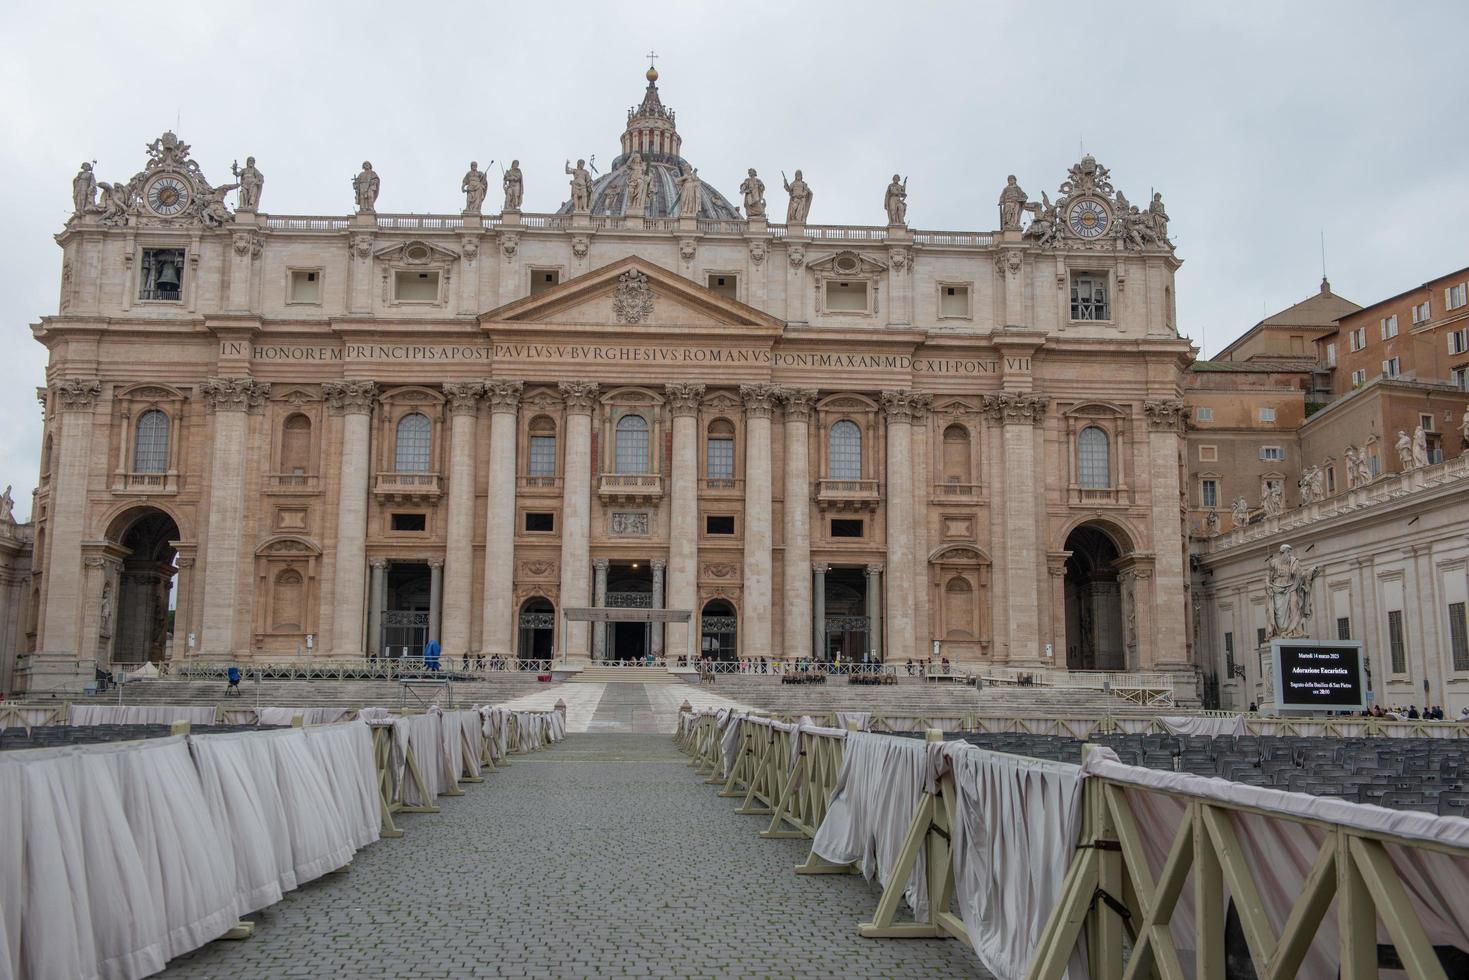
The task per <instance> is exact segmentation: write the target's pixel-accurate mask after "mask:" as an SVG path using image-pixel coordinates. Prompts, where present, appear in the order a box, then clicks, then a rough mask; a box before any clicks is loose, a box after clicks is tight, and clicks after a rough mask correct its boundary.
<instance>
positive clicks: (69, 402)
mask: <svg viewBox="0 0 1469 980" xmlns="http://www.w3.org/2000/svg"><path fill="white" fill-rule="evenodd" d="M101 394H102V382H100V381H98V380H97V379H96V378H92V379H89V380H85V381H80V380H77V379H75V378H69V379H67V380H65V381H56V382H53V383H52V385H51V387H49V388H48V389H46V399H45V402H44V404H45V405H46V407H47V408H48V409H51V410H53V411H58V412H90V411H92V409H94V408H96V407H97V398H98V396H99V395H101Z"/></svg>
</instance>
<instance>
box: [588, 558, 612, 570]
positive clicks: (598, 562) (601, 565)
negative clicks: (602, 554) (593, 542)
mask: <svg viewBox="0 0 1469 980" xmlns="http://www.w3.org/2000/svg"><path fill="white" fill-rule="evenodd" d="M611 564H612V561H611V559H609V558H593V559H592V567H593V568H595V569H596V570H597V571H599V572H605V571H607V567H608V566H609V565H611Z"/></svg>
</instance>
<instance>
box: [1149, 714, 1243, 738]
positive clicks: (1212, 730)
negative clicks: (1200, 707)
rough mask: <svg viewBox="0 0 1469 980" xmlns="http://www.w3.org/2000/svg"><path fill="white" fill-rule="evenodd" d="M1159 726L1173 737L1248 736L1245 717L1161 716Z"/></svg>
mask: <svg viewBox="0 0 1469 980" xmlns="http://www.w3.org/2000/svg"><path fill="white" fill-rule="evenodd" d="M1158 724H1160V725H1162V726H1163V728H1164V729H1165V730H1166V731H1167V732H1168V733H1169V734H1172V735H1207V736H1219V735H1247V734H1249V732H1248V731H1247V730H1246V728H1245V716H1244V715H1159V716H1158Z"/></svg>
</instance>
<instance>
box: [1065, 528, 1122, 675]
mask: <svg viewBox="0 0 1469 980" xmlns="http://www.w3.org/2000/svg"><path fill="white" fill-rule="evenodd" d="M1066 550H1067V551H1069V552H1071V557H1070V558H1067V559H1066V667H1067V669H1069V670H1126V669H1127V650H1126V648H1125V646H1124V643H1123V635H1122V625H1123V624H1122V590H1121V585H1120V583H1119V582H1118V578H1117V561H1118V559H1120V558H1121V557H1122V553H1121V551H1120V550H1119V549H1118V547H1117V544H1116V543H1115V542H1114V541H1113V539H1112V537H1111V536H1110V535H1108V534H1107V533H1106V532H1105V531H1103V530H1101V529H1100V528H1097V527H1092V526H1090V525H1085V524H1084V525H1082V526H1081V527H1079V528H1077V529H1076V530H1075V531H1072V532H1071V534H1070V535H1069V536H1068V537H1067V538H1066Z"/></svg>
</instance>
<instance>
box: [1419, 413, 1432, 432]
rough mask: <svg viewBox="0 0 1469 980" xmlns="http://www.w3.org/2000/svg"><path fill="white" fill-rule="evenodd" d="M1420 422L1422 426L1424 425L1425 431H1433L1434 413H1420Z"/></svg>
mask: <svg viewBox="0 0 1469 980" xmlns="http://www.w3.org/2000/svg"><path fill="white" fill-rule="evenodd" d="M1418 424H1419V425H1421V426H1423V431H1424V432H1432V431H1433V416H1432V415H1419V416H1418Z"/></svg>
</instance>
